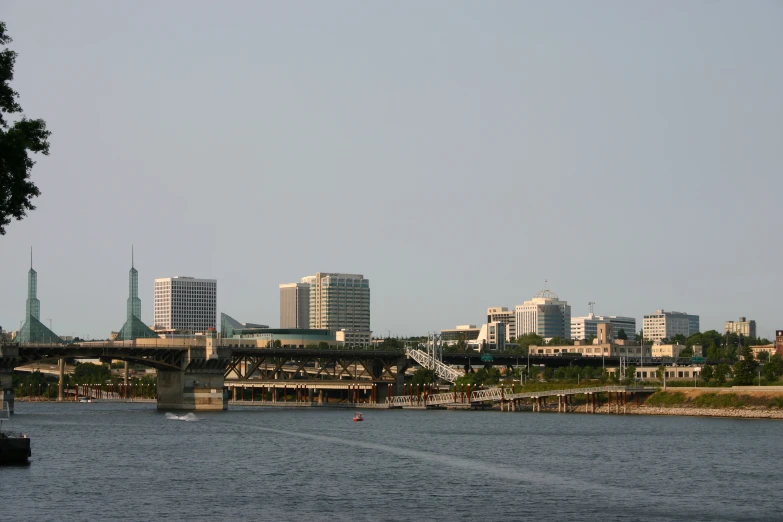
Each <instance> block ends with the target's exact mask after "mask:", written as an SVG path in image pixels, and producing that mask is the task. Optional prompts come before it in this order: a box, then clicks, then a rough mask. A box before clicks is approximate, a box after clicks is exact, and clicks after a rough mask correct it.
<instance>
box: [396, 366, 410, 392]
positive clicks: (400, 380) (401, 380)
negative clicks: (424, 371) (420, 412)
mask: <svg viewBox="0 0 783 522" xmlns="http://www.w3.org/2000/svg"><path fill="white" fill-rule="evenodd" d="M410 364H411V362H410V360H409V359H408V358H407V357H400V359H399V360H398V361H397V385H396V389H395V390H394V394H395V395H405V370H407V369H408V366H410Z"/></svg>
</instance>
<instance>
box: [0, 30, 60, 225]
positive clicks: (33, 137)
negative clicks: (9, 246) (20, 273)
mask: <svg viewBox="0 0 783 522" xmlns="http://www.w3.org/2000/svg"><path fill="white" fill-rule="evenodd" d="M9 43H11V37H10V36H8V35H7V34H6V26H5V22H0V45H2V46H3V47H4V49H3V50H2V51H0V235H4V234H5V229H6V227H7V226H8V225H9V224H10V223H11V220H12V219H16V220H21V219H22V218H23V217H24V216H25V215H27V211H28V210H35V206H34V205H33V204H32V200H33V198H35V197H37V196H39V195H40V194H41V192H40V190H38V187H36V186H35V184H34V183H33V182H32V181H31V180H30V172H31V171H32V168H33V165H35V162H34V161H33V160H32V159H31V158H30V154H31V153H40V154H43V155H48V154H49V135H50V134H51V133H50V132H49V131H48V130H47V129H46V122H45V121H44V120H41V119H37V120H32V119H28V118H26V117H25V116H24V115H22V117H21V118H19V119H18V120H17V121H14V122H11V121H10V118H11V117H12V115H14V114H21V113H22V107H21V106H20V105H19V102H17V98H18V97H19V94H18V93H17V92H16V91H14V90H13V89H12V88H11V85H10V82H11V81H12V80H13V79H14V64H15V63H16V56H17V54H16V52H14V51H12V50H11V49H8V48H7V47H6V46H7V45H8V44H9Z"/></svg>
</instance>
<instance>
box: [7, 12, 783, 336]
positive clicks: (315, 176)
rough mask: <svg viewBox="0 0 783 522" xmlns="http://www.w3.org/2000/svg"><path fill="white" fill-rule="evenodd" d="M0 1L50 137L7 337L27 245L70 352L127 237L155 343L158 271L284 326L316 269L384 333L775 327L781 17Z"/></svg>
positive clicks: (110, 298)
mask: <svg viewBox="0 0 783 522" xmlns="http://www.w3.org/2000/svg"><path fill="white" fill-rule="evenodd" d="M4 7H5V8H4V13H3V19H4V21H5V22H6V24H7V31H8V34H10V35H11V36H12V37H13V44H12V46H11V48H12V50H13V51H15V52H16V53H18V58H17V60H16V64H15V68H14V78H13V81H12V82H11V84H10V85H11V87H12V88H13V89H14V90H15V91H17V92H19V102H20V103H21V104H22V106H23V107H24V109H25V111H26V113H27V114H29V115H30V116H31V117H35V118H43V119H45V120H46V123H47V128H48V129H49V130H51V132H52V135H51V138H50V145H51V146H50V154H49V155H48V156H44V157H36V158H35V160H36V165H35V167H34V168H33V170H32V180H33V181H34V182H35V183H36V185H37V186H38V188H39V189H40V190H41V195H40V196H39V197H37V198H35V200H34V204H35V206H36V207H37V208H36V210H34V211H31V212H29V213H28V215H27V216H26V217H25V219H24V220H22V221H14V222H12V223H11V224H10V225H9V227H8V229H7V234H6V235H4V236H2V238H0V252H2V254H1V255H0V259H2V270H0V290H1V291H2V295H3V296H4V299H3V300H2V301H0V324H2V326H3V327H4V328H7V329H12V330H13V329H16V328H17V327H18V325H19V321H21V320H23V319H24V311H25V309H24V300H25V296H26V281H25V273H26V272H27V270H28V268H29V267H28V266H27V265H28V262H29V260H27V259H26V257H27V255H26V253H27V252H28V250H29V247H30V244H33V246H34V247H35V252H36V270H37V272H38V294H37V295H38V298H39V299H40V301H41V303H42V316H41V322H42V323H43V324H45V325H46V326H47V327H48V326H49V319H52V323H53V324H52V329H53V330H54V331H55V332H57V333H59V334H61V335H70V334H71V333H72V332H74V333H77V334H78V335H90V336H98V337H100V338H105V337H106V335H107V331H109V330H112V329H116V328H118V327H119V326H120V325H121V324H122V320H123V319H124V318H125V317H126V305H127V299H128V287H127V285H128V280H127V273H128V266H127V265H128V259H127V247H129V246H130V244H135V248H136V250H135V254H136V261H135V262H136V267H137V268H138V269H139V272H140V285H139V298H140V299H141V300H142V320H143V321H144V322H145V324H149V323H150V322H152V316H151V315H150V314H151V312H152V310H153V300H152V299H153V294H152V289H153V285H152V283H151V281H152V280H153V277H164V276H167V275H169V274H186V275H187V274H192V275H194V276H198V277H208V278H213V279H216V280H218V281H219V282H220V292H219V295H218V303H217V309H218V310H219V311H225V312H227V313H229V314H230V315H231V316H234V317H241V318H243V320H248V321H258V322H262V323H264V324H275V323H276V322H277V318H278V316H279V303H278V299H277V296H278V294H279V288H278V285H279V284H280V283H282V282H286V281H297V280H298V278H299V277H300V276H301V275H302V274H309V273H312V270H313V269H328V270H335V271H344V272H347V273H362V274H365V275H366V276H367V277H368V278H369V279H370V280H371V281H372V285H373V288H372V296H371V309H372V324H371V329H372V330H373V331H374V332H375V333H376V334H377V335H385V334H386V333H387V331H388V332H391V333H392V334H398V335H411V334H421V333H426V332H428V331H430V332H431V331H438V330H439V329H443V328H452V327H453V326H454V325H457V324H466V323H471V324H482V323H483V319H484V318H485V312H486V309H487V308H489V307H496V306H507V307H509V308H511V307H514V306H516V305H518V304H521V303H523V302H524V301H525V300H527V299H528V298H529V297H530V296H532V295H534V294H535V293H536V292H538V291H539V290H541V289H543V288H546V287H549V288H551V289H552V290H554V291H555V292H557V293H558V294H559V295H560V297H561V298H562V299H565V300H567V301H568V303H569V304H570V305H571V306H572V315H573V316H584V315H587V313H588V311H589V309H588V305H587V303H589V302H596V303H597V304H596V306H595V313H596V314H597V315H608V314H613V315H614V314H616V315H623V316H629V317H634V318H636V321H637V325H640V324H641V322H642V318H643V316H644V315H645V314H650V313H653V312H654V311H655V310H657V309H660V308H662V309H665V310H678V311H687V312H689V313H694V314H699V315H700V319H701V327H702V329H715V330H718V331H721V330H722V328H723V325H724V323H725V322H726V321H729V320H736V319H737V318H738V317H748V318H751V319H753V320H755V321H756V324H757V328H758V334H759V335H760V336H764V337H767V338H770V337H771V336H772V335H774V331H775V329H780V328H783V324H782V323H783V310H781V306H780V304H779V296H780V295H783V278H780V277H779V276H778V273H779V261H778V260H779V259H781V257H783V244H781V242H780V241H778V238H779V236H780V232H779V222H780V218H779V214H780V212H779V208H780V203H779V200H780V194H781V193H783V176H780V171H781V166H782V165H783V157H782V156H781V147H780V143H783V98H782V97H781V96H780V94H779V93H780V92H783V68H782V67H781V66H780V58H779V49H781V48H783V31H781V30H780V6H779V4H778V3H775V2H753V3H738V2H693V3H679V2H677V3H661V2H654V3H642V4H637V3H632V4H631V3H624V2H616V1H614V2H613V1H608V2H601V3H594V4H593V3H578V2H574V3H569V4H567V5H566V4H563V3H557V2H541V3H532V2H531V3H527V2H507V3H499V4H493V7H492V8H491V9H488V8H487V7H486V6H485V5H483V4H481V3H470V2H464V3H461V2H457V3H456V4H454V3H445V2H437V1H435V2H419V3H409V4H406V5H399V6H393V7H392V6H389V5H386V4H382V3H370V4H366V5H362V6H361V8H357V6H356V4H353V3H342V2H328V3H313V4H309V5H307V6H301V5H294V4H288V3H261V2H259V3H255V2H252V3H250V2H249V3H236V4H232V5H231V6H229V7H226V6H222V5H217V4H209V3H194V4H192V5H191V4H188V6H187V9H183V8H182V5H180V4H178V3H162V4H161V5H156V6H155V9H154V11H150V8H149V6H147V5H145V4H143V3H125V4H121V5H119V4H114V3H111V4H110V3H82V2H73V3H68V4H59V3H50V4H47V6H46V9H44V10H42V9H41V8H40V6H38V5H36V4H35V3H30V2H13V1H12V2H8V3H7V5H4ZM42 12H43V14H44V15H42ZM152 13H154V16H153V15H152ZM173 28H176V29H175V30H173ZM402 35H404V37H403V36H402ZM662 35H665V37H663V36H662ZM207 100H210V101H212V102H213V103H212V104H210V105H209V106H208V105H207V102H206V101H207ZM205 109H206V110H205ZM205 114H207V116H206V117H205ZM501 224H502V226H500V225H501ZM604 236H606V238H607V239H608V238H611V239H612V241H608V240H605V239H604ZM117 238H121V241H122V243H120V244H117ZM749 245H753V247H754V248H753V252H750V248H749ZM544 280H549V283H548V284H544Z"/></svg>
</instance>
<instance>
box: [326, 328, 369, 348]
mask: <svg viewBox="0 0 783 522" xmlns="http://www.w3.org/2000/svg"><path fill="white" fill-rule="evenodd" d="M335 340H336V341H337V342H338V343H341V344H343V345H344V346H357V347H358V346H368V345H370V344H372V331H370V330H348V329H345V328H343V329H341V330H337V332H335Z"/></svg>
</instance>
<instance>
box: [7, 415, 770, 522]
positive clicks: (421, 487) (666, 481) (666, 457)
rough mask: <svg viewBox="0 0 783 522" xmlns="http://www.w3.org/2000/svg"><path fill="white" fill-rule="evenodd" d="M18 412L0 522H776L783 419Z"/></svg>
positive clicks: (12, 426)
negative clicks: (17, 460) (23, 452)
mask: <svg viewBox="0 0 783 522" xmlns="http://www.w3.org/2000/svg"><path fill="white" fill-rule="evenodd" d="M364 414H365V421H364V422H351V418H352V416H353V411H352V410H335V409H318V408H301V409H278V408H274V409H273V408H267V409H261V408H232V409H231V410H230V411H228V412H222V413H199V414H197V415H196V417H197V419H198V420H197V421H193V422H183V421H180V420H172V419H169V418H167V417H166V415H164V414H163V413H160V412H158V411H156V407H155V405H154V404H123V403H108V402H104V403H100V402H99V403H91V404H73V403H68V404H57V403H23V402H17V403H16V414H15V415H14V416H13V418H12V420H11V422H10V426H8V427H10V428H11V429H13V430H14V431H21V432H25V433H27V434H28V435H29V436H30V437H31V438H32V443H33V450H32V451H33V457H32V459H31V460H32V463H31V465H29V466H25V467H5V468H0V520H9V521H11V520H13V521H17V520H69V521H78V520H109V519H112V520H297V521H310V520H372V521H375V520H395V521H396V520H402V521H417V520H443V521H456V520H468V521H484V520H536V521H540V520H596V521H607V520H688V521H696V520H781V518H783V515H781V513H780V508H779V495H780V486H781V484H783V470H782V469H781V459H780V455H781V454H782V453H783V438H782V437H781V433H782V432H783V423H781V422H780V421H770V420H748V419H715V418H691V417H645V416H636V415H629V416H617V415H588V414H573V413H570V414H554V413H532V412H524V413H508V412H506V413H500V412H492V411H487V412H460V411H411V410H367V411H365V412H364Z"/></svg>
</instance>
